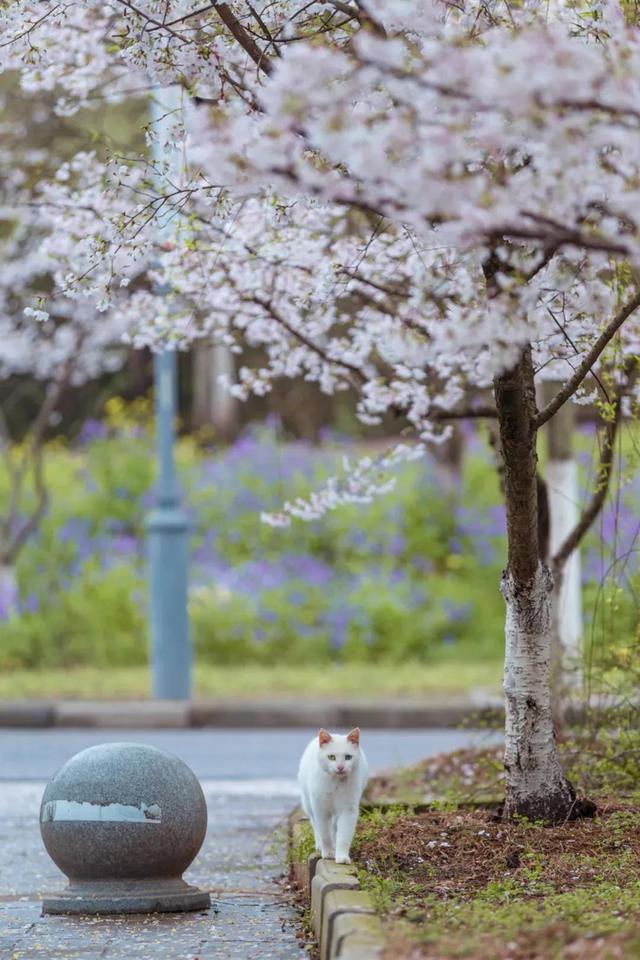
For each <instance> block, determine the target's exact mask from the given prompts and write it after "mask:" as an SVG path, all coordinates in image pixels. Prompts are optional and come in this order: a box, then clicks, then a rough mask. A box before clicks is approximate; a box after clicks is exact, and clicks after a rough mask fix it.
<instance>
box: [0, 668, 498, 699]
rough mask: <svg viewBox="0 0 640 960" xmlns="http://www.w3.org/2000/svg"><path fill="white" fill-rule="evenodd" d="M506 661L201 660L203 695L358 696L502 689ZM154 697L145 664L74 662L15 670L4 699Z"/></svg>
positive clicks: (0, 684) (0, 695)
mask: <svg viewBox="0 0 640 960" xmlns="http://www.w3.org/2000/svg"><path fill="white" fill-rule="evenodd" d="M501 676H502V664H501V663H500V662H499V661H497V660H484V661H480V662H473V661H470V660H467V661H464V662H456V661H454V660H451V661H445V662H440V663H434V664H424V663H402V664H396V663H363V664H356V663H348V664H344V665H336V664H324V663H319V664H318V665H317V666H314V665H305V666H278V667H271V666H269V667H267V666H256V665H255V664H248V665H247V666H245V667H239V666H226V667H212V666H208V665H197V666H196V668H195V694H196V696H198V697H244V698H247V699H248V698H251V697H286V696H300V694H303V695H304V696H305V697H327V698H330V697H354V698H357V697H360V698H363V699H365V698H371V697H380V696H411V695H414V696H420V695H422V694H426V695H428V694H433V695H437V696H438V697H439V698H440V699H442V698H443V697H447V696H449V695H451V694H456V693H458V694H464V693H468V692H469V691H470V690H473V689H482V690H486V691H488V692H491V693H496V692H498V691H499V689H500V682H501ZM148 696H149V671H148V669H147V668H146V667H128V668H105V667H101V668H100V667H95V668H94V667H73V668H68V669H61V670H42V671H36V670H13V671H5V672H4V673H2V674H0V700H16V699H23V698H43V699H50V698H55V697H61V698H69V699H104V700H106V699H109V698H114V699H134V698H135V699H138V698H144V697H148Z"/></svg>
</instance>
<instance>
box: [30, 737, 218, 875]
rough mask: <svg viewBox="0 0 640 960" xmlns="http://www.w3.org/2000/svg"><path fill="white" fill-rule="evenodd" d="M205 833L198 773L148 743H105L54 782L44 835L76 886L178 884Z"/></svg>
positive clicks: (45, 805)
mask: <svg viewBox="0 0 640 960" xmlns="http://www.w3.org/2000/svg"><path fill="white" fill-rule="evenodd" d="M206 829H207V807H206V802H205V798H204V794H203V792H202V787H201V786H200V783H199V782H198V779H197V778H196V776H195V774H194V773H193V772H192V771H191V770H190V769H189V767H188V766H187V765H186V764H185V763H183V761H182V760H180V759H179V758H178V757H175V756H173V755H172V754H170V753H167V752H166V751H165V750H160V749H158V748H157V747H151V746H147V745H146V744H142V743H106V744H101V745H99V746H95V747H89V749H88V750H83V751H81V752H80V753H78V754H76V755H75V756H74V757H72V758H71V759H70V760H69V761H68V762H67V763H65V765H64V766H63V767H61V769H60V770H58V772H57V773H56V774H55V776H54V777H53V779H52V780H51V781H50V782H49V783H48V785H47V787H46V789H45V792H44V796H43V798H42V806H41V808H40V831H41V833H42V839H43V842H44V845H45V847H46V849H47V852H48V853H49V855H50V857H51V858H52V860H53V861H54V863H55V864H56V865H57V866H58V867H59V868H60V870H62V872H63V873H65V874H66V875H67V877H69V879H70V880H71V881H72V884H73V882H75V881H80V882H83V881H108V880H124V881H135V880H155V879H158V880H161V879H165V878H180V877H181V876H182V874H183V872H184V871H185V870H186V869H187V867H188V866H189V865H190V864H191V863H192V861H193V859H194V858H195V856H196V855H197V853H198V851H199V850H200V847H201V846H202V842H203V840H204V837H205V833H206Z"/></svg>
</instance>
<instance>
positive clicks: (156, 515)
mask: <svg viewBox="0 0 640 960" xmlns="http://www.w3.org/2000/svg"><path fill="white" fill-rule="evenodd" d="M179 96H180V95H179V91H177V90H174V89H169V90H164V89H163V90H160V89H156V90H155V92H154V97H153V100H152V108H151V119H152V121H153V129H154V131H155V133H156V135H157V141H154V146H153V151H154V160H156V161H159V162H162V161H163V160H164V159H165V157H164V153H163V145H164V142H165V134H166V132H167V130H168V128H170V127H171V126H172V125H173V123H174V122H175V117H176V111H177V110H179V108H180V100H179ZM176 176H179V169H178V170H177V171H176ZM172 180H175V178H174V177H172ZM158 186H159V187H160V188H162V186H163V184H162V182H161V183H159V184H158ZM168 219H169V218H167V217H166V216H165V219H164V225H163V226H160V227H159V229H158V238H157V239H158V243H159V244H161V243H162V242H164V241H166V240H167V239H168V237H167V236H166V234H167V232H168V231H170V230H171V224H170V222H167V221H168ZM159 292H160V293H162V292H164V293H166V292H167V291H166V290H164V291H162V290H161V291H159ZM154 391H155V412H156V453H157V459H158V479H157V484H156V493H157V502H156V506H155V508H154V509H153V510H152V511H151V512H150V514H149V516H148V517H147V521H146V532H147V552H148V559H149V607H150V627H151V681H152V693H153V696H154V697H156V698H163V699H171V700H187V699H189V698H190V696H191V683H192V678H191V674H192V652H191V639H190V632H189V616H188V611H187V588H188V567H189V543H188V537H189V523H188V519H187V516H186V514H185V512H184V510H183V509H182V504H181V498H180V491H179V486H178V482H177V478H176V471H175V462H174V444H175V421H176V414H177V363H176V354H175V351H173V350H164V351H162V352H161V353H159V354H158V355H157V356H156V357H155V359H154Z"/></svg>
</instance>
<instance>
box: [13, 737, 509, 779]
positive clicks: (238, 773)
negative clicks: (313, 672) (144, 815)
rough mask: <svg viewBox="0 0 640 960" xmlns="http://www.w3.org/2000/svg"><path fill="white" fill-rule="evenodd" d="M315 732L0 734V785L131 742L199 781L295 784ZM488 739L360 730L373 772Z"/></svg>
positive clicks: (46, 775)
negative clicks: (165, 755) (95, 748)
mask: <svg viewBox="0 0 640 960" xmlns="http://www.w3.org/2000/svg"><path fill="white" fill-rule="evenodd" d="M315 732H316V731H315V730H131V731H129V730H111V731H110V730H95V729H94V730H65V729H60V728H54V729H44V730H15V729H14V730H12V729H3V730H0V781H2V780H23V781H24V780H48V779H49V778H50V777H51V776H52V775H53V774H54V773H55V771H56V770H57V769H58V768H59V767H60V766H62V764H63V763H65V761H66V760H68V759H69V757H72V756H73V755H74V754H75V753H77V752H78V751H79V750H84V749H85V748H86V747H90V746H91V745H92V744H95V743H107V742H109V741H134V742H137V743H149V744H152V745H153V746H158V747H163V748H164V749H165V750H169V751H170V752H171V753H175V754H177V755H178V756H179V757H181V758H182V760H184V761H185V763H187V764H188V765H189V766H190V767H191V769H192V770H193V771H194V773H195V774H196V775H197V776H198V777H200V779H201V780H293V779H294V778H295V776H296V770H297V765H298V759H299V757H300V755H301V753H302V751H303V749H304V747H305V746H306V744H307V743H308V741H309V740H310V738H311V737H312V736H313V735H314V733H315ZM487 736H491V735H487V734H486V733H482V734H481V733H473V732H471V731H468V730H425V731H422V730H364V731H363V733H362V745H363V748H364V749H365V750H366V753H367V758H368V760H369V766H370V767H371V769H372V770H373V771H374V772H375V771H380V770H384V769H388V768H389V767H396V766H401V765H403V764H408V763H413V762H415V761H417V760H419V759H420V758H421V757H426V756H432V755H434V754H436V753H440V752H442V751H445V750H455V749H456V748H457V747H460V746H463V745H464V744H467V743H469V742H470V740H475V741H476V742H477V740H478V738H481V737H487ZM0 789H1V788H0Z"/></svg>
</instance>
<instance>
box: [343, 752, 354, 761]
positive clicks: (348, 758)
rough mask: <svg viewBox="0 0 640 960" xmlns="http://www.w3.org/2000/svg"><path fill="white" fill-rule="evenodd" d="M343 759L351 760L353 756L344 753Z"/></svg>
mask: <svg viewBox="0 0 640 960" xmlns="http://www.w3.org/2000/svg"><path fill="white" fill-rule="evenodd" d="M344 758H345V760H353V754H352V753H345V755H344Z"/></svg>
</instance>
